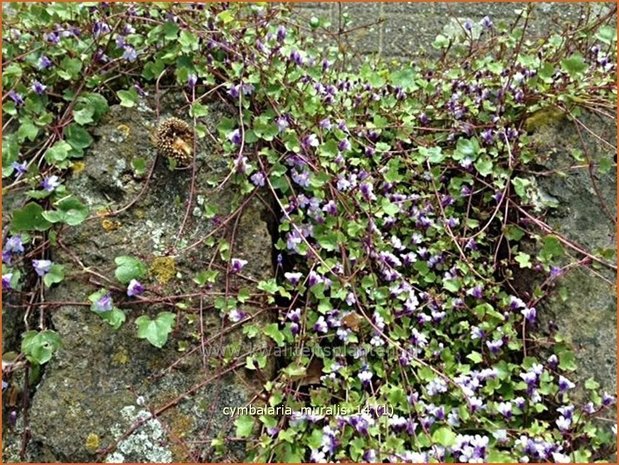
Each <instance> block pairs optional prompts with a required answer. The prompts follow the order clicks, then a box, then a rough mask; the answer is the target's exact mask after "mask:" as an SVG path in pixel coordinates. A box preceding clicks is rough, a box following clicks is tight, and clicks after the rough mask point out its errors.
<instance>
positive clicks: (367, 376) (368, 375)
mask: <svg viewBox="0 0 619 465" xmlns="http://www.w3.org/2000/svg"><path fill="white" fill-rule="evenodd" d="M372 376H374V373H372V372H371V371H370V370H369V369H368V368H367V367H366V368H364V369H363V370H362V371H360V372H359V374H358V375H357V377H358V378H359V379H360V380H361V382H362V383H363V384H365V385H367V384H370V380H371V379H372Z"/></svg>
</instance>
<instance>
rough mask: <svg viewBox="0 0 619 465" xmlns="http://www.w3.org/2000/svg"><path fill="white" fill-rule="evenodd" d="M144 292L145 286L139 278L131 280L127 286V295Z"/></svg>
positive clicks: (131, 295) (132, 295)
mask: <svg viewBox="0 0 619 465" xmlns="http://www.w3.org/2000/svg"><path fill="white" fill-rule="evenodd" d="M143 292H144V286H143V285H142V283H140V282H139V281H138V280H137V279H132V280H131V281H129V285H128V286H127V295H128V296H129V297H135V296H138V295H141V294H142V293H143Z"/></svg>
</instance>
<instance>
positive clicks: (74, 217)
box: [43, 197, 88, 226]
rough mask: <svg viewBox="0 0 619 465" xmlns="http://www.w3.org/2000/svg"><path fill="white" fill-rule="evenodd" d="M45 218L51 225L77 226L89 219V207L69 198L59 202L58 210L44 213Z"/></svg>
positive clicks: (73, 198)
mask: <svg viewBox="0 0 619 465" xmlns="http://www.w3.org/2000/svg"><path fill="white" fill-rule="evenodd" d="M43 217H44V218H45V219H46V220H47V221H49V222H50V223H66V224H68V225H69V226H77V225H78V224H81V223H83V222H84V220H85V219H86V218H88V207H86V206H85V205H84V204H83V203H82V202H80V201H79V200H78V199H76V198H75V197H68V198H66V199H63V200H61V201H60V202H58V210H52V211H46V212H43Z"/></svg>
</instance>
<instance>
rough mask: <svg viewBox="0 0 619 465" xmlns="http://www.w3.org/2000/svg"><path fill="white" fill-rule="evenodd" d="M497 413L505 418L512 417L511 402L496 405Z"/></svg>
mask: <svg viewBox="0 0 619 465" xmlns="http://www.w3.org/2000/svg"><path fill="white" fill-rule="evenodd" d="M497 411H498V412H499V413H500V414H501V415H503V416H504V417H505V418H511V416H512V404H511V402H500V403H499V404H497Z"/></svg>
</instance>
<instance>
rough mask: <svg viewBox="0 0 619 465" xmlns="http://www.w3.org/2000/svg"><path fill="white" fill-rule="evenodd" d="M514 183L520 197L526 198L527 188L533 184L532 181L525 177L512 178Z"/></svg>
mask: <svg viewBox="0 0 619 465" xmlns="http://www.w3.org/2000/svg"><path fill="white" fill-rule="evenodd" d="M512 185H513V186H514V190H515V191H516V194H518V197H520V198H522V199H524V198H525V197H526V189H527V187H529V186H530V185H531V181H530V180H528V179H525V178H518V177H516V178H514V179H512Z"/></svg>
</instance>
